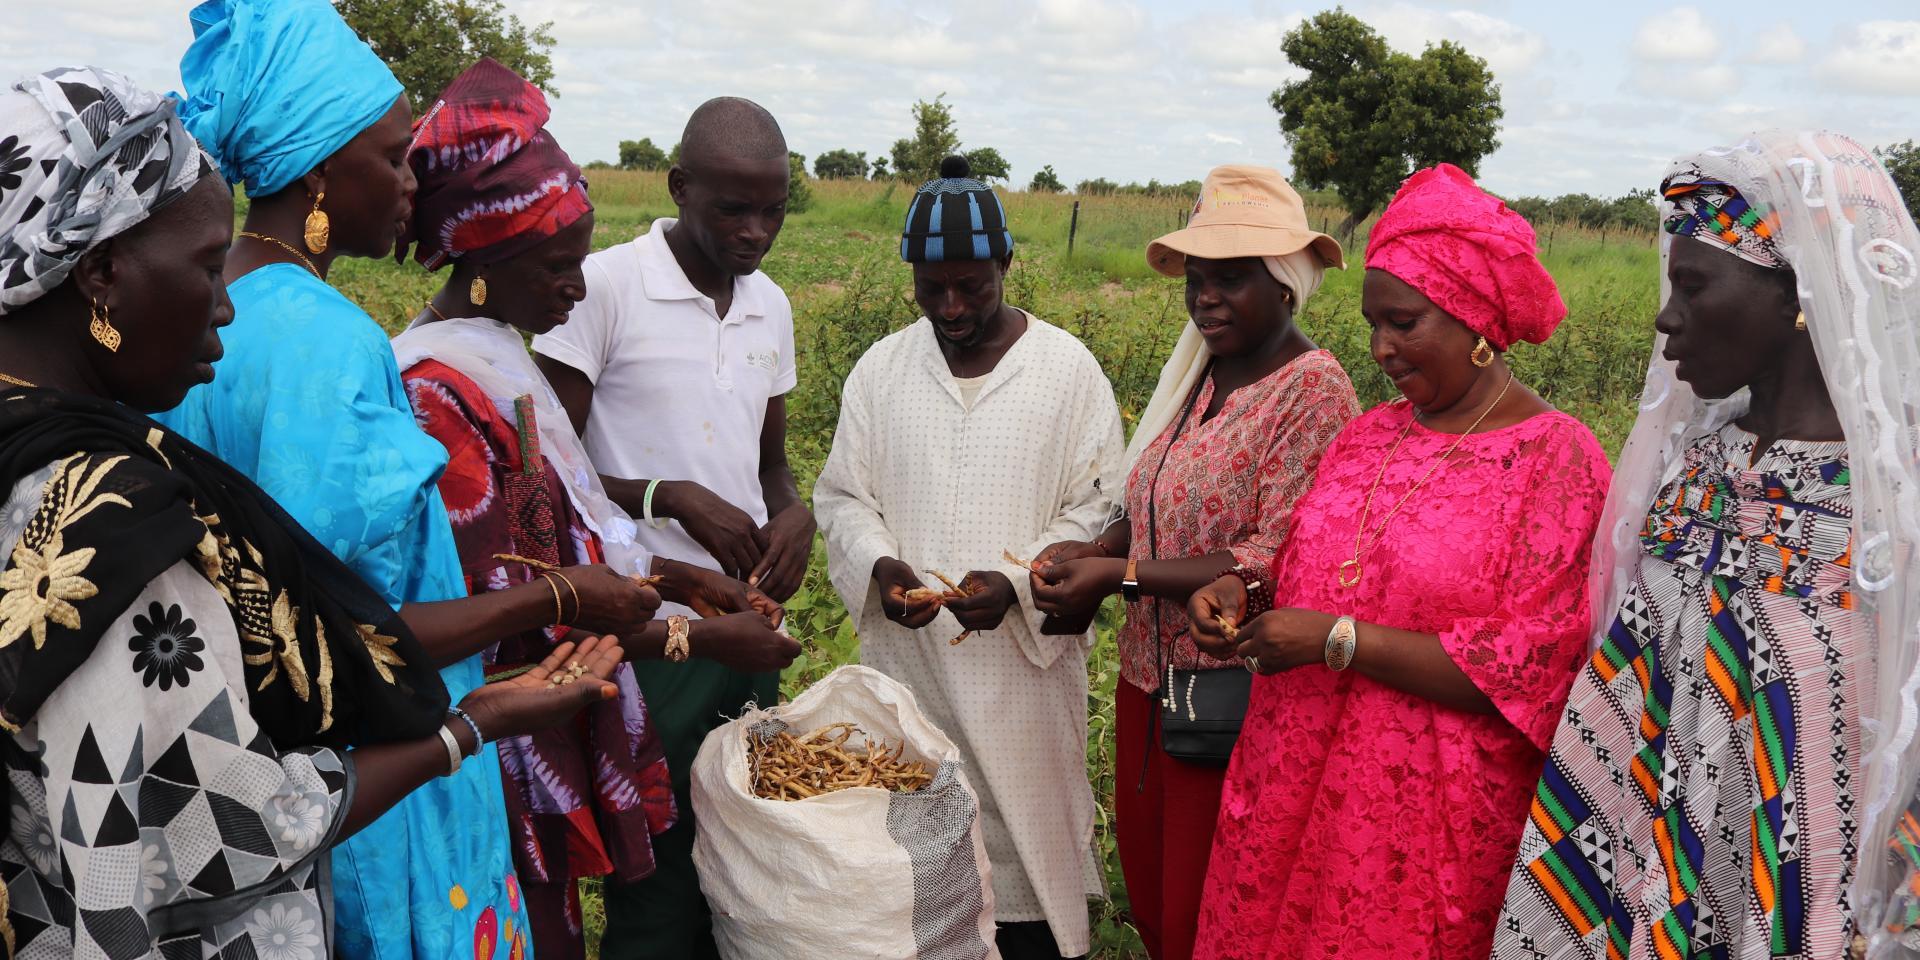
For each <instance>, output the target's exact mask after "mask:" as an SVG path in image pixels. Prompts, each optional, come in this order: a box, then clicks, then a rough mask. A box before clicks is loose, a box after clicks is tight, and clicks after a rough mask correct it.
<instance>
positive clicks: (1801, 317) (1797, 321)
mask: <svg viewBox="0 0 1920 960" xmlns="http://www.w3.org/2000/svg"><path fill="white" fill-rule="evenodd" d="M1793 328H1794V329H1795V330H1798V331H1800V332H1801V333H1805V332H1807V312H1806V311H1805V310H1802V311H1800V312H1799V313H1796V314H1794V315H1793Z"/></svg>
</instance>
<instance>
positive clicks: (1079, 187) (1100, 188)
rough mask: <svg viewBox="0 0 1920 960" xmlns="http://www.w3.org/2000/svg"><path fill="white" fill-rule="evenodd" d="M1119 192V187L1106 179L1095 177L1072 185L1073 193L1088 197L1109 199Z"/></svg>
mask: <svg viewBox="0 0 1920 960" xmlns="http://www.w3.org/2000/svg"><path fill="white" fill-rule="evenodd" d="M1119 190H1120V185H1119V184H1117V183H1114V182H1113V181H1112V180H1108V179H1107V178H1106V177H1095V178H1094V179H1092V180H1082V181H1080V182H1079V183H1076V184H1074V186H1073V192H1074V193H1078V194H1081V195H1083V196H1089V197H1109V196H1112V195H1113V194H1115V193H1117V192H1118V191H1119Z"/></svg>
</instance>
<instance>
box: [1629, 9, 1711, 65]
mask: <svg viewBox="0 0 1920 960" xmlns="http://www.w3.org/2000/svg"><path fill="white" fill-rule="evenodd" d="M1633 55H1634V56H1636V57H1638V58H1640V59H1642V60H1653V61H1657V62H1667V63H1707V62H1710V61H1712V60H1713V59H1714V58H1715V57H1717V56H1719V55H1720V34H1719V31H1718V30H1716V29H1715V28H1714V26H1713V25H1712V24H1711V23H1709V22H1707V17H1706V14H1703V13H1701V12H1700V10H1699V8H1698V7H1674V8H1673V9H1672V10H1669V11H1667V12H1666V13H1656V14H1654V15H1652V16H1650V17H1648V18H1646V19H1645V20H1642V21H1640V29H1639V30H1636V31H1634V34H1633Z"/></svg>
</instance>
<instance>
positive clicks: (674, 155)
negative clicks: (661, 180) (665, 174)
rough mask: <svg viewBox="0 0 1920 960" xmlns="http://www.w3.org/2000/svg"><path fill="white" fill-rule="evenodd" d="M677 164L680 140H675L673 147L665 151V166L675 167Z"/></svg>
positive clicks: (678, 163) (678, 161) (678, 162)
mask: <svg viewBox="0 0 1920 960" xmlns="http://www.w3.org/2000/svg"><path fill="white" fill-rule="evenodd" d="M679 165H680V141H678V140H675V141H674V142H673V149H672V150H668V151H667V166H669V167H677V166H679Z"/></svg>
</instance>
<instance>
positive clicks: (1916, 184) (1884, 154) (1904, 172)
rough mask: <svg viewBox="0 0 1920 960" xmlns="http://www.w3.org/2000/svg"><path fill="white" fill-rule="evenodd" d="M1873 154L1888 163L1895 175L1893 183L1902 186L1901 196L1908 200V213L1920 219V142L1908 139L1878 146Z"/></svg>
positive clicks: (1888, 168)
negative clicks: (1890, 144) (1916, 142)
mask: <svg viewBox="0 0 1920 960" xmlns="http://www.w3.org/2000/svg"><path fill="white" fill-rule="evenodd" d="M1873 155H1874V156H1876V157H1879V158H1880V162H1881V163H1883V164H1886V167H1887V173H1889V174H1891V175H1892V176H1893V185H1894V186H1896V187H1899V188H1900V196H1901V197H1902V198H1904V199H1905V200H1906V201H1907V213H1909V214H1911V215H1912V216H1913V218H1914V219H1915V220H1920V144H1915V143H1914V142H1913V141H1912V140H1907V141H1905V142H1902V143H1896V144H1893V145H1892V146H1887V147H1876V148H1875V149H1874V151H1873Z"/></svg>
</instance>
